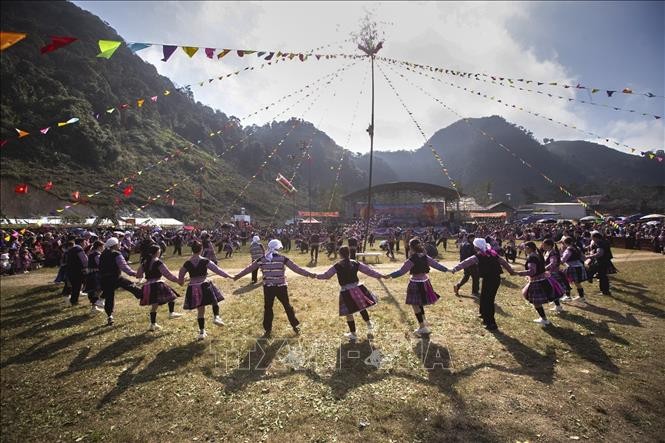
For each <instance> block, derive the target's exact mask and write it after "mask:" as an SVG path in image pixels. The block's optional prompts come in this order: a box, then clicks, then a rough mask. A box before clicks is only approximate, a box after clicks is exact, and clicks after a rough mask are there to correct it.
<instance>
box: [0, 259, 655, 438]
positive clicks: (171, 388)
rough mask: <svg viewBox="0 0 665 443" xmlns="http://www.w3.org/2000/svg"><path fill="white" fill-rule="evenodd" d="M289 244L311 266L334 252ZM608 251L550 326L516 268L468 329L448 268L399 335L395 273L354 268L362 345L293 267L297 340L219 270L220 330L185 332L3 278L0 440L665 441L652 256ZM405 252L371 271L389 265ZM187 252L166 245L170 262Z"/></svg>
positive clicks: (470, 317)
mask: <svg viewBox="0 0 665 443" xmlns="http://www.w3.org/2000/svg"><path fill="white" fill-rule="evenodd" d="M289 255H290V256H291V257H292V258H293V259H294V260H296V262H298V263H299V264H301V265H303V266H307V265H309V266H310V269H313V270H315V271H316V272H323V271H324V270H325V269H327V268H328V266H329V265H330V263H331V261H329V260H328V259H327V258H325V257H324V256H323V255H322V256H321V257H320V259H319V263H318V265H317V266H314V264H309V263H308V260H307V258H308V257H307V256H306V255H304V254H299V253H296V252H293V253H291V254H289ZM615 255H616V256H617V260H616V265H617V267H618V268H619V273H618V274H616V275H613V276H612V277H611V283H612V295H611V296H609V297H607V296H602V295H600V292H599V291H598V287H597V283H594V284H593V285H590V284H585V288H586V290H587V293H588V296H589V301H590V303H589V304H588V306H586V307H582V306H574V305H567V306H566V311H565V312H564V313H562V314H560V315H558V316H556V315H554V314H553V313H549V312H548V315H549V316H550V319H551V320H552V323H553V325H552V326H549V327H546V328H540V327H539V326H537V325H535V324H534V323H532V321H531V320H532V319H534V318H536V316H537V314H536V312H535V310H534V309H533V308H532V307H531V306H530V305H529V304H528V303H527V302H525V301H524V299H523V298H522V297H521V295H520V288H521V286H522V285H523V284H524V279H523V278H521V277H509V276H506V278H505V280H504V281H503V284H502V286H501V288H500V291H499V294H498V296H497V305H498V308H497V322H498V324H499V327H500V332H497V333H494V334H492V333H488V332H486V331H485V330H484V329H483V328H481V326H480V322H479V320H478V319H477V313H478V305H477V302H476V300H475V299H474V298H473V297H471V295H470V290H471V287H470V282H469V283H467V284H466V285H465V286H464V287H463V288H462V291H461V295H462V296H461V297H455V296H454V295H453V291H452V286H453V283H454V282H455V281H457V280H458V279H459V278H460V277H461V274H455V275H452V274H449V273H445V274H444V273H439V272H437V271H433V272H432V273H431V274H430V276H431V278H432V282H433V285H434V288H435V289H436V290H437V292H439V294H440V295H441V296H442V297H441V300H440V301H439V302H438V303H436V304H435V305H433V306H431V307H429V308H428V309H427V317H428V320H429V322H430V323H431V327H432V329H433V334H432V335H431V337H430V338H429V340H421V339H418V338H417V337H415V336H413V334H412V333H411V331H412V330H413V329H414V328H415V327H416V320H415V317H414V315H413V313H412V311H411V309H410V308H409V307H408V306H406V305H405V304H404V290H405V287H406V283H407V278H408V277H402V278H400V279H396V280H385V281H377V280H374V279H371V278H365V279H364V281H365V283H366V285H367V287H368V288H369V289H370V290H372V291H373V292H374V293H375V294H376V295H377V296H378V297H379V298H380V303H379V305H378V306H376V307H375V308H373V309H372V310H371V311H370V313H371V315H372V318H373V320H374V321H375V322H376V324H377V326H378V329H377V333H376V337H375V338H374V340H371V341H369V340H367V339H366V337H365V332H366V327H365V325H364V322H362V320H361V319H360V318H359V317H357V321H356V323H357V326H358V334H359V337H360V340H359V341H358V342H357V343H349V342H348V341H346V340H345V339H344V338H343V336H342V334H343V333H344V332H346V331H347V326H346V323H345V321H344V320H343V319H341V318H340V317H339V316H338V315H337V314H338V311H337V310H338V292H337V291H338V285H337V282H336V280H335V278H334V277H333V279H332V280H329V281H314V280H310V279H306V278H303V277H296V276H293V275H290V280H289V292H290V294H291V302H292V304H293V306H294V307H295V309H296V313H297V315H298V317H299V318H300V320H301V321H302V324H303V332H302V334H301V335H300V336H295V335H294V334H293V332H292V331H291V329H290V328H289V326H288V323H287V321H286V317H285V315H284V311H283V309H282V307H281V305H280V304H279V303H276V304H275V323H274V329H273V332H274V337H273V338H272V339H269V340H264V339H260V338H259V337H260V335H261V334H262V332H263V330H262V327H261V322H262V315H263V296H262V289H261V286H260V285H250V284H249V277H244V278H243V279H241V280H239V281H237V282H234V281H232V280H227V279H220V278H217V277H215V278H214V279H213V280H214V282H215V283H216V284H217V285H218V287H219V288H220V289H221V290H222V291H223V292H224V294H225V297H226V299H225V300H224V302H223V303H222V305H221V307H222V316H223V317H224V320H225V322H226V325H225V326H223V327H217V326H215V325H213V324H212V314H211V313H210V312H207V314H206V315H207V317H206V320H207V324H206V327H207V330H208V333H209V337H208V339H207V340H206V341H204V342H197V341H196V340H195V336H196V332H197V326H196V318H195V317H196V316H195V314H194V313H192V312H189V313H186V314H185V316H184V317H183V318H180V319H175V320H169V319H168V318H167V313H166V312H167V310H166V307H162V308H160V311H159V314H158V323H159V324H161V325H162V326H163V330H161V331H159V332H148V331H147V329H148V324H149V322H148V309H146V308H143V307H140V306H138V302H137V300H136V299H134V298H133V297H132V296H131V295H130V294H129V293H127V292H124V291H119V292H118V294H117V297H116V299H117V303H116V314H115V319H116V324H115V326H113V327H107V326H105V324H106V322H105V315H104V314H103V313H100V314H91V313H90V309H89V306H87V305H86V304H85V303H84V304H83V306H81V307H74V308H72V307H69V306H67V305H66V304H65V303H64V301H63V297H61V296H60V295H59V292H60V290H61V287H60V286H58V285H55V284H53V283H51V281H52V280H53V278H54V275H55V270H54V269H45V270H40V271H38V272H35V273H32V274H26V275H20V276H11V277H6V278H5V277H3V278H2V280H0V285H1V291H0V332H1V334H0V344H1V356H0V376H1V377H0V378H1V388H2V390H1V394H0V399H1V413H2V437H1V440H2V441H3V442H5V441H6V442H13V441H21V442H24V441H63V442H69V441H118V442H127V441H136V442H157V441H160V442H161V441H243V442H244V441H247V442H254V441H276V442H282V441H289V442H300V441H315V442H324V441H330V442H333V441H340V442H347V441H360V440H362V441H370V442H372V441H377V442H378V441H380V442H388V441H394V442H404V441H407V442H429V441H452V442H455V441H460V442H467V441H472V442H485V441H487V442H490V441H491V442H494V441H500V442H515V441H520V442H523V441H531V442H560V441H567V440H587V441H609V442H623V441H648V442H651V441H654V442H658V441H665V434H664V433H663V429H665V418H663V412H664V411H665V393H664V390H665V366H664V365H663V357H662V356H663V355H664V354H665V283H664V281H665V279H663V276H664V275H665V272H664V271H665V259H664V257H663V256H658V255H655V254H651V253H648V252H635V251H626V250H616V251H615ZM456 256H457V251H456V250H452V251H450V252H448V253H446V254H444V256H443V259H442V262H443V263H444V264H453V263H455V259H456V258H457V257H456ZM134 258H135V257H134ZM403 258H404V257H403V255H398V259H399V261H397V262H392V263H391V262H386V259H385V258H384V259H383V260H382V261H383V263H382V264H380V265H378V266H377V267H378V268H379V270H380V271H381V272H386V273H387V272H389V271H391V270H394V269H397V268H398V267H399V265H400V264H401V260H402V259H403ZM183 261H184V257H183V258H178V257H176V258H172V257H171V256H170V251H169V254H168V255H167V260H166V263H167V265H168V266H169V267H170V268H171V270H173V271H176V272H177V270H178V268H179V267H180V265H181V264H182V262H183ZM248 262H249V256H248V253H247V252H246V250H244V251H242V252H241V253H239V254H237V255H236V256H235V257H234V258H232V259H224V260H221V262H220V265H221V267H222V268H224V269H226V270H229V271H231V272H237V271H238V270H239V269H241V268H242V267H244V266H245V265H246V264H248ZM132 266H133V267H134V268H136V264H133V265H132ZM522 266H523V260H518V264H517V265H516V267H520V268H522ZM176 290H177V291H179V292H180V293H183V294H184V289H177V288H176ZM82 301H84V302H86V301H87V300H86V299H85V297H83V299H82ZM181 301H182V299H179V301H178V307H177V310H179V311H182V307H181Z"/></svg>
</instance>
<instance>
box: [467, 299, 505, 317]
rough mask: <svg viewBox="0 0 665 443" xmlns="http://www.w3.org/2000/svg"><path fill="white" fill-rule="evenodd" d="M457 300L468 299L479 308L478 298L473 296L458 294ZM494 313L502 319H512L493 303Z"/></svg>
mask: <svg viewBox="0 0 665 443" xmlns="http://www.w3.org/2000/svg"><path fill="white" fill-rule="evenodd" d="M459 298H468V299H471V300H473V303H475V304H476V305H477V306H478V307H480V298H479V297H474V296H473V295H463V294H460V296H459ZM494 312H495V313H497V314H499V315H500V316H502V317H512V315H510V314H509V313H507V312H506V311H504V310H503V308H502V307H501V306H499V305H498V304H496V302H495V303H494Z"/></svg>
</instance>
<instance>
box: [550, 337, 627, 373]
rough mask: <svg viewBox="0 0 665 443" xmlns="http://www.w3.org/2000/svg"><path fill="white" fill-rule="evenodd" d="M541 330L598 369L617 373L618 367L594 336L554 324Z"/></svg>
mask: <svg viewBox="0 0 665 443" xmlns="http://www.w3.org/2000/svg"><path fill="white" fill-rule="evenodd" d="M543 331H544V332H545V333H546V334H549V335H550V336H551V337H552V338H554V339H556V340H559V341H561V342H564V343H566V344H567V345H568V346H569V347H570V348H571V349H572V351H573V352H574V353H576V354H577V355H578V356H580V357H581V358H583V359H584V360H586V361H588V362H590V363H593V364H594V365H596V366H598V367H599V368H600V369H603V370H605V371H608V372H612V373H614V374H618V373H619V367H618V366H617V365H615V364H614V362H613V361H612V359H610V357H609V356H608V355H607V354H606V353H605V351H604V350H603V348H602V347H601V346H600V344H599V343H598V341H597V340H596V339H595V338H594V337H591V336H587V335H582V334H580V333H579V332H577V331H574V330H572V329H568V328H562V327H555V326H550V327H546V328H543Z"/></svg>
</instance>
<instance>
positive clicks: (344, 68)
mask: <svg viewBox="0 0 665 443" xmlns="http://www.w3.org/2000/svg"><path fill="white" fill-rule="evenodd" d="M354 64H355V62H352V63H350V64H347V65H345V66H344V67H343V68H342V69H341V70H340V71H339V72H337V73H336V74H335V76H333V77H332V78H331V79H330V80H328V81H327V82H326V83H325V84H326V85H331V84H333V83H334V82H335V81H337V80H339V79H340V77H341V74H343V73H344V71H346V70H347V69H348V68H350V67H351V66H352V65H354ZM322 86H323V85H322ZM318 89H320V88H318ZM318 89H317V92H318ZM310 95H311V94H307V95H305V97H304V98H307V97H309V96H310ZM321 95H322V92H320V93H318V95H317V96H316V97H314V99H313V100H312V101H311V102H310V104H309V106H308V107H307V108H306V109H305V111H303V113H302V115H303V116H304V115H306V114H307V113H308V112H310V111H311V110H312V107H313V106H314V104H316V103H317V102H318V100H319V99H320V98H321ZM298 124H299V122H298V120H296V121H295V122H294V124H293V125H292V126H291V128H289V130H288V131H287V132H286V134H285V135H284V137H283V138H282V139H281V140H280V141H279V142H278V143H277V144H276V145H275V147H274V148H273V149H272V151H270V153H269V154H268V156H267V158H266V159H265V160H264V161H263V162H262V163H261V164H260V165H259V167H258V169H257V171H256V172H255V173H254V175H252V176H251V177H250V179H249V180H248V181H247V183H245V186H243V188H242V190H241V191H240V192H239V193H238V194H237V195H236V197H235V198H234V200H233V202H232V203H231V207H234V206H235V204H236V203H237V202H238V201H239V200H240V199H241V198H242V197H243V196H244V195H245V192H246V191H247V189H248V188H249V186H251V184H252V183H254V180H256V178H257V177H258V175H259V174H260V173H261V171H263V169H265V167H266V166H267V165H268V162H269V161H270V160H271V159H272V158H273V157H274V156H275V154H276V153H277V151H278V150H279V148H280V147H281V146H282V144H284V142H285V141H286V139H287V138H288V137H289V136H290V135H291V133H292V132H293V130H294V129H295V128H296V126H298Z"/></svg>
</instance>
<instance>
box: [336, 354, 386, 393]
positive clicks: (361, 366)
mask: <svg viewBox="0 0 665 443" xmlns="http://www.w3.org/2000/svg"><path fill="white" fill-rule="evenodd" d="M375 349H376V348H374V347H372V345H371V344H370V342H369V341H363V342H347V343H342V344H341V345H340V346H339V348H338V349H337V357H336V361H335V370H334V371H333V373H332V376H331V377H330V378H328V379H326V380H323V382H324V383H325V384H326V385H328V386H329V387H330V389H331V390H332V393H333V395H334V397H335V398H336V399H338V400H340V399H343V398H344V397H346V395H347V394H348V393H349V392H350V391H352V390H354V389H356V388H358V387H359V386H362V385H366V384H369V383H375V382H378V381H381V380H383V379H384V378H387V377H389V374H388V373H387V372H385V371H379V368H377V366H375V365H371V364H368V363H367V362H366V360H367V359H368V358H370V356H371V355H372V352H373V351H374V350H375Z"/></svg>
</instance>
